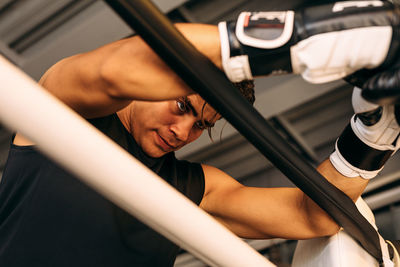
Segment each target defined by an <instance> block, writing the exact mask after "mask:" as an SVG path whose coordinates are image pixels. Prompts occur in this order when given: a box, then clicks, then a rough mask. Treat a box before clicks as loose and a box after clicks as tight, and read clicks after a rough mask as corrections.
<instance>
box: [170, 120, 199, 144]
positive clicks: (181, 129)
mask: <svg viewBox="0 0 400 267" xmlns="http://www.w3.org/2000/svg"><path fill="white" fill-rule="evenodd" d="M194 123H195V120H194V119H193V118H190V117H186V116H185V117H182V118H180V119H179V120H178V121H176V122H175V123H174V124H172V125H171V126H170V130H171V131H172V132H173V133H174V135H175V137H176V139H178V140H179V141H183V142H187V141H188V140H189V136H190V133H191V131H192V128H193V124H194Z"/></svg>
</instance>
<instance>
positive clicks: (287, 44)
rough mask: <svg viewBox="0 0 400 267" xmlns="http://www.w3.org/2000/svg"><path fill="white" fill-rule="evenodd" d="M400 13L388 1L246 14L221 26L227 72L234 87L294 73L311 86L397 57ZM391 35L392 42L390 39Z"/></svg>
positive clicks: (384, 63) (222, 46) (385, 62)
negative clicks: (240, 83)
mask: <svg viewBox="0 0 400 267" xmlns="http://www.w3.org/2000/svg"><path fill="white" fill-rule="evenodd" d="M399 30H400V13H399V11H398V9H397V8H396V7H395V6H394V5H393V4H391V3H390V2H388V1H348V2H337V3H333V4H327V5H322V6H315V7H311V8H306V9H304V10H300V11H296V13H295V12H293V11H284V12H243V13H241V14H240V16H239V18H238V20H237V21H234V22H221V23H220V24H219V31H220V40H221V53H222V61H223V67H224V70H225V73H226V75H227V76H228V78H229V79H230V80H231V81H233V82H238V81H241V80H244V79H248V80H250V79H252V78H253V76H259V75H268V74H273V73H282V72H293V73H297V74H301V75H302V76H303V77H304V79H305V80H307V81H309V82H313V83H322V82H328V81H332V80H336V79H340V78H343V77H345V76H347V75H349V74H351V73H353V72H355V71H357V70H359V69H363V68H369V69H374V68H378V67H380V66H390V65H391V64H392V63H393V62H392V61H393V60H394V58H397V51H398V50H399V49H398V47H399V46H398V39H399V38H400V37H398V36H397V32H399ZM392 36H393V38H392Z"/></svg>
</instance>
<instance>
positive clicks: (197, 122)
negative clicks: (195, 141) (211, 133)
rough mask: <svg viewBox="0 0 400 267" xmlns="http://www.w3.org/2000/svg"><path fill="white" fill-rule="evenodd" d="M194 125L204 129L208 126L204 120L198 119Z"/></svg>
mask: <svg viewBox="0 0 400 267" xmlns="http://www.w3.org/2000/svg"><path fill="white" fill-rule="evenodd" d="M194 127H195V128H197V129H199V130H204V129H206V128H207V127H206V126H205V125H204V123H203V122H202V121H196V123H195V124H194Z"/></svg>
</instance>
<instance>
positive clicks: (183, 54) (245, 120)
mask: <svg viewBox="0 0 400 267" xmlns="http://www.w3.org/2000/svg"><path fill="white" fill-rule="evenodd" d="M105 1H106V2H107V3H108V4H109V5H110V6H111V7H112V8H113V9H114V10H115V11H116V12H117V13H118V14H119V15H120V16H121V17H122V18H123V19H124V20H125V22H126V23H127V24H128V25H129V26H130V27H131V28H132V29H134V30H135V31H136V32H137V33H138V34H140V35H141V37H142V38H143V39H144V40H145V41H146V42H147V43H148V44H149V45H150V46H151V47H152V48H153V50H154V51H155V52H156V53H157V54H158V55H159V56H160V57H161V58H162V59H163V60H164V61H165V62H166V63H167V64H168V65H169V66H170V67H171V68H172V69H173V70H174V71H175V72H176V73H177V74H178V75H179V76H180V77H181V78H182V79H183V80H184V81H185V82H186V83H187V84H188V85H189V86H190V87H191V88H192V89H193V90H195V91H196V92H198V93H199V94H200V95H201V96H202V97H203V99H205V100H206V101H207V102H208V103H209V104H211V105H212V106H213V107H214V108H215V109H216V110H217V111H218V112H219V113H220V114H221V115H222V116H223V117H225V119H227V120H228V121H229V122H230V123H231V124H232V125H233V126H234V127H235V128H236V129H237V130H238V131H239V132H240V133H241V134H242V135H243V136H244V137H246V138H247V140H249V141H250V142H251V143H252V144H253V145H254V146H255V147H256V148H257V149H258V150H259V151H260V152H261V153H262V154H263V155H264V156H266V157H267V158H268V159H269V160H270V161H271V162H272V163H273V164H274V165H275V166H276V167H277V168H278V169H279V170H280V171H281V172H282V173H284V174H285V175H286V176H287V177H288V178H289V179H290V180H291V181H292V182H293V183H294V184H295V185H296V186H297V187H299V188H300V189H301V190H302V191H303V192H304V193H306V194H307V195H308V196H309V197H310V198H311V199H313V200H314V201H315V202H316V203H318V205H319V206H320V207H321V208H323V209H324V210H325V211H326V212H327V213H328V214H330V216H331V217H332V218H333V219H334V220H335V221H336V222H337V223H338V224H339V225H341V226H342V227H343V228H344V229H346V230H347V233H348V234H350V235H351V236H352V237H353V238H354V239H355V240H357V241H359V243H360V244H361V245H362V246H363V247H364V249H365V250H366V251H368V252H369V253H370V254H371V255H372V256H373V257H375V258H376V259H377V260H378V261H379V262H380V264H382V262H383V261H382V252H381V250H380V245H379V237H378V235H377V232H376V230H375V229H374V228H373V227H372V226H371V224H370V223H369V222H368V221H367V220H366V219H365V218H364V217H363V216H362V215H361V214H360V213H359V211H358V209H357V208H356V206H355V205H354V203H353V201H352V200H351V199H350V198H349V197H347V195H345V194H344V193H343V192H342V191H340V190H339V189H337V188H336V187H334V186H333V185H332V184H330V183H329V182H328V181H327V180H325V178H324V177H322V176H321V175H320V174H319V173H318V172H317V171H316V170H315V168H314V167H312V166H311V165H309V164H308V163H307V162H306V161H305V160H304V159H302V157H301V156H300V155H298V154H297V152H296V151H294V150H293V149H292V148H291V147H290V146H288V145H287V144H286V142H285V140H283V139H282V138H281V137H280V136H279V135H278V134H277V133H276V132H275V131H274V129H273V128H271V127H270V126H269V125H268V124H267V122H266V120H265V119H264V118H263V116H262V115H261V114H259V113H258V112H257V111H256V110H255V109H254V108H253V107H252V106H251V105H250V104H249V103H248V102H247V101H246V100H245V99H244V97H242V95H241V94H240V93H239V91H238V90H237V89H236V88H235V87H234V86H233V85H232V84H231V83H230V82H229V80H228V79H227V78H226V77H225V75H224V74H223V72H222V71H221V70H219V69H218V68H217V67H216V66H215V65H214V64H213V63H212V62H211V61H209V60H208V59H207V58H206V57H205V56H203V55H202V54H201V53H199V52H198V51H197V50H196V49H195V48H194V47H193V46H192V45H191V44H190V43H189V42H188V41H187V40H186V39H185V38H184V37H183V36H182V35H181V34H180V33H179V32H178V31H177V30H176V28H175V27H174V26H173V25H172V24H171V22H170V21H169V19H168V18H166V17H165V16H164V14H162V13H161V12H160V11H159V10H158V9H157V8H156V7H155V6H154V5H153V4H152V3H151V2H150V1H146V0H105Z"/></svg>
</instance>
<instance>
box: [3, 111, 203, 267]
mask: <svg viewBox="0 0 400 267" xmlns="http://www.w3.org/2000/svg"><path fill="white" fill-rule="evenodd" d="M90 122H91V123H92V124H93V125H94V126H96V127H97V128H98V129H100V130H101V131H102V132H104V133H105V134H106V135H108V136H110V137H111V138H112V139H113V140H114V141H116V142H117V143H118V144H119V145H121V146H122V147H123V148H125V149H126V150H127V151H128V152H129V153H131V154H132V155H134V156H135V157H136V158H138V159H139V160H140V161H142V162H143V163H144V164H145V165H147V166H148V167H149V168H151V169H152V170H153V171H155V172H156V173H157V174H158V175H160V176H161V177H162V178H163V179H165V180H166V181H167V182H168V183H170V184H171V185H172V186H174V187H175V188H176V189H177V190H179V191H180V192H182V193H183V194H184V195H186V196H187V197H188V198H189V199H191V200H192V201H193V202H195V203H196V204H197V205H198V204H199V203H200V202H201V199H202V197H203V193H204V174H203V170H202V168H201V165H200V164H196V163H189V162H187V161H181V160H177V159H176V158H175V156H174V154H173V153H169V154H167V155H165V156H163V157H162V158H157V159H155V158H150V157H148V156H147V155H146V154H144V152H143V151H142V150H141V149H140V147H139V146H138V145H137V144H136V142H135V140H134V138H133V137H132V136H131V135H130V134H129V133H128V132H127V131H126V129H125V127H124V126H123V125H122V123H121V122H120V120H119V119H118V116H117V115H115V114H114V115H110V116H107V117H104V118H99V119H92V120H90ZM77 153H79V151H77ZM115 168H118V166H115ZM71 176H72V175H71V174H69V173H68V172H66V171H64V170H63V169H62V168H60V167H59V166H58V165H56V164H55V163H53V162H52V161H51V160H49V159H48V158H47V157H45V156H44V155H42V154H41V153H39V152H38V151H36V149H35V147H34V146H16V145H11V149H10V153H9V157H8V160H7V164H6V167H5V170H4V174H3V178H2V181H1V183H0V266H13V267H18V266H24V267H25V266H32V267H34V266H41V267H42V266H85V267H86V266H172V265H173V263H174V261H175V258H176V255H177V253H178V251H179V248H178V247H177V246H176V245H174V244H173V243H172V242H170V241H169V240H167V239H166V238H164V237H163V236H161V235H160V234H158V233H156V232H155V231H153V230H152V229H150V228H149V227H147V226H146V225H144V224H142V223H141V222H139V221H138V220H137V219H135V218H134V217H132V216H130V215H129V214H127V213H126V212H124V211H123V210H121V209H120V208H118V207H116V206H115V205H114V204H112V203H111V202H109V201H108V200H106V199H104V198H103V197H102V196H101V195H99V194H98V193H96V192H94V191H93V190H92V189H90V188H89V187H88V186H86V185H85V184H83V183H81V182H80V181H79V180H77V179H76V178H74V177H71ZM148 193H149V194H151V193H152V192H148ZM155 197H157V196H155ZM159 201H167V202H168V199H160V200H159ZM149 208H151V207H149ZM177 223H178V222H177Z"/></svg>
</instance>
